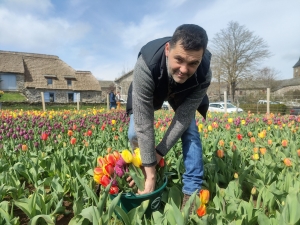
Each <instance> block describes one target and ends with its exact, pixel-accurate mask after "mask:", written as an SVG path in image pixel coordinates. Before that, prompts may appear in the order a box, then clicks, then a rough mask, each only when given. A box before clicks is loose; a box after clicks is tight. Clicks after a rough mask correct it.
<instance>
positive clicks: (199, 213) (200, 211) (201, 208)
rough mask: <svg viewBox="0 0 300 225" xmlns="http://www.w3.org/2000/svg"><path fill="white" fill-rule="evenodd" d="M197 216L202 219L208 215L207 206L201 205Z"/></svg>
mask: <svg viewBox="0 0 300 225" xmlns="http://www.w3.org/2000/svg"><path fill="white" fill-rule="evenodd" d="M197 215H198V216H200V217H202V216H204V215H206V206H205V204H202V205H200V207H199V208H198V209H197Z"/></svg>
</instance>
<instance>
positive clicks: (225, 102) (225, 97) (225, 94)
mask: <svg viewBox="0 0 300 225" xmlns="http://www.w3.org/2000/svg"><path fill="white" fill-rule="evenodd" d="M224 111H225V113H227V91H224Z"/></svg>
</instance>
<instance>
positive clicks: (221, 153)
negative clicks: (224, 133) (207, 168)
mask: <svg viewBox="0 0 300 225" xmlns="http://www.w3.org/2000/svg"><path fill="white" fill-rule="evenodd" d="M217 156H218V157H219V158H223V157H224V151H223V150H218V151H217Z"/></svg>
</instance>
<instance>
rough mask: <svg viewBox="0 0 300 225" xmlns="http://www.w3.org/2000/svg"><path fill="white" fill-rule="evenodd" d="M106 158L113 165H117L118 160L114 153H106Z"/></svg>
mask: <svg viewBox="0 0 300 225" xmlns="http://www.w3.org/2000/svg"><path fill="white" fill-rule="evenodd" d="M105 159H106V161H107V162H108V163H110V164H112V165H113V166H114V165H116V161H117V160H116V158H115V156H114V155H113V154H108V155H106V157H105Z"/></svg>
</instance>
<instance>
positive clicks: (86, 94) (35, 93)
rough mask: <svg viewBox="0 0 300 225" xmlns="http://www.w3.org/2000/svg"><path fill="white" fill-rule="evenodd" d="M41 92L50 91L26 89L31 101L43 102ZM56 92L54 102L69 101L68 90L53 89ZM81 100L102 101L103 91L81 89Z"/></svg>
mask: <svg viewBox="0 0 300 225" xmlns="http://www.w3.org/2000/svg"><path fill="white" fill-rule="evenodd" d="M41 92H49V90H42V89H26V90H25V93H24V94H25V96H26V97H27V98H28V101H29V102H41V101H42V97H41ZM50 92H51V93H54V95H55V97H54V99H55V100H54V102H57V103H68V93H70V91H67V90H51V91H50ZM80 102H86V103H100V102H101V92H97V91H81V92H80Z"/></svg>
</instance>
